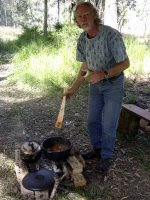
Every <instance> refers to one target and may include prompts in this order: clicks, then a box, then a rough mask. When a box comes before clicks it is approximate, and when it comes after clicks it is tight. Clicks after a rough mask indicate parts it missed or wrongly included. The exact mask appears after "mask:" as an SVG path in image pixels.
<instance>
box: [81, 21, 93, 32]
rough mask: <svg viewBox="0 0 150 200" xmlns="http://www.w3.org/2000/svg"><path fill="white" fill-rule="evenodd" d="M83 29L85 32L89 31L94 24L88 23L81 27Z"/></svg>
mask: <svg viewBox="0 0 150 200" xmlns="http://www.w3.org/2000/svg"><path fill="white" fill-rule="evenodd" d="M81 28H82V29H83V30H84V31H86V32H87V31H89V30H90V29H91V28H92V24H91V23H88V22H86V23H83V24H82V25H81Z"/></svg>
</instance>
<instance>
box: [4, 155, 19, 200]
mask: <svg viewBox="0 0 150 200" xmlns="http://www.w3.org/2000/svg"><path fill="white" fill-rule="evenodd" d="M0 171H1V173H0V199H2V200H3V199H7V200H21V199H22V198H21V196H20V194H18V195H16V190H15V189H17V186H18V183H17V180H16V178H15V172H14V162H13V161H12V160H11V159H9V158H8V157H7V156H6V155H4V154H2V153H1V154H0ZM12 182H13V185H12ZM22 200H23V199H22Z"/></svg>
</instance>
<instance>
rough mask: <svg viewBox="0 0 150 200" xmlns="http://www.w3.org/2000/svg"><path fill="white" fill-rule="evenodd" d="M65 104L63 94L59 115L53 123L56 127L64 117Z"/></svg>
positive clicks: (60, 125) (59, 125) (60, 124)
mask: <svg viewBox="0 0 150 200" xmlns="http://www.w3.org/2000/svg"><path fill="white" fill-rule="evenodd" d="M65 105H66V96H63V100H62V104H61V107H60V111H59V115H58V118H57V121H56V124H55V127H56V128H61V127H62V122H63V118H64V112H65Z"/></svg>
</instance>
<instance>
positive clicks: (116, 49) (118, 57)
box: [110, 32, 128, 63]
mask: <svg viewBox="0 0 150 200" xmlns="http://www.w3.org/2000/svg"><path fill="white" fill-rule="evenodd" d="M110 50H111V53H112V55H113V57H114V59H115V61H116V63H119V62H122V61H124V60H125V59H127V58H128V55H127V52H126V47H125V45H124V42H123V39H122V36H121V34H120V33H119V32H116V33H115V34H113V35H112V36H111V38H110Z"/></svg>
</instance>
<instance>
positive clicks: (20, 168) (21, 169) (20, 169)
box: [15, 149, 28, 183]
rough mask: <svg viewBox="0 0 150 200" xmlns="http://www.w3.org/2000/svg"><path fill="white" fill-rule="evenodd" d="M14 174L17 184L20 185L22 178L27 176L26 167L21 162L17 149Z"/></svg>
mask: <svg viewBox="0 0 150 200" xmlns="http://www.w3.org/2000/svg"><path fill="white" fill-rule="evenodd" d="M15 172H16V177H17V181H18V183H21V182H22V180H23V178H24V177H25V176H26V175H27V174H28V169H27V166H26V165H25V163H24V162H23V161H22V160H21V156H20V150H19V149H17V150H15Z"/></svg>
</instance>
